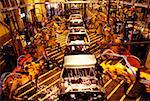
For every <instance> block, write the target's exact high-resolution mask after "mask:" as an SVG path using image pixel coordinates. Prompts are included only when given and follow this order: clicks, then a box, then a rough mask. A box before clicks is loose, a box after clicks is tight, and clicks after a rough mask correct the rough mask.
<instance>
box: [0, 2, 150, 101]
mask: <svg viewBox="0 0 150 101" xmlns="http://www.w3.org/2000/svg"><path fill="white" fill-rule="evenodd" d="M128 1H129V0H125V1H124V0H123V1H120V0H117V1H113V2H110V0H108V1H105V0H102V1H100V2H98V1H95V2H93V1H70V0H69V1H65V2H60V4H61V5H63V7H64V8H62V7H61V6H60V8H62V9H63V11H64V12H63V14H64V15H63V14H62V15H61V14H60V15H59V11H57V10H58V9H55V7H54V11H55V10H56V12H55V13H56V14H55V13H54V12H53V11H51V13H52V12H53V13H54V15H53V16H52V17H51V18H49V20H47V19H45V20H43V21H41V23H42V24H41V25H38V26H40V27H38V28H35V29H36V32H37V33H36V34H35V35H34V36H32V38H30V41H27V40H26V42H25V39H23V38H25V37H26V36H24V34H23V35H22V36H24V37H22V39H21V37H20V39H19V38H18V40H20V41H21V44H22V46H24V47H23V48H22V51H23V52H22V54H21V55H20V54H19V56H18V59H17V66H16V67H15V68H14V69H13V71H12V72H4V73H3V74H2V75H1V82H2V86H1V87H2V94H1V96H2V101H3V100H10V101H28V100H29V101H107V100H108V101H149V100H150V68H149V66H150V61H149V60H150V55H149V54H150V29H149V28H148V26H149V25H148V26H146V22H148V20H149V18H146V17H145V16H146V15H144V14H143V13H142V10H141V9H146V10H147V9H149V5H147V4H141V5H140V3H135V4H134V3H133V4H132V3H129V2H128ZM39 4H43V3H39ZM44 4H45V5H48V4H50V3H49V2H44ZM57 4H59V2H57ZM35 5H36V3H35ZM22 6H23V5H22ZM22 6H18V7H20V8H21V7H22ZM24 6H27V5H24ZM28 6H30V5H28ZM51 6H52V5H51ZM46 7H47V6H46ZM13 9H15V8H12V10H13ZM5 10H6V11H7V10H8V11H9V10H10V11H11V9H1V10H0V11H5ZM59 10H60V11H61V9H59ZM138 11H141V12H139V13H138V14H136V12H138ZM61 13H62V12H61ZM149 13H150V12H147V15H148V14H149ZM142 14H143V16H142ZM149 15H150V14H149ZM144 18H145V19H144ZM149 23H150V22H149ZM30 28H31V27H30ZM35 29H34V30H35ZM28 31H29V30H28ZM18 35H19V34H18ZM16 46H17V45H16ZM143 55H146V56H143Z"/></svg>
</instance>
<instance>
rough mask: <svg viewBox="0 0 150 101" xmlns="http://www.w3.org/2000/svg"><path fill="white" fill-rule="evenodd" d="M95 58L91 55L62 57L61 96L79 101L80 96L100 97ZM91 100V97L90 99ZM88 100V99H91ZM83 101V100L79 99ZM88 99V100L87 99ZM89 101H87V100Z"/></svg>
mask: <svg viewBox="0 0 150 101" xmlns="http://www.w3.org/2000/svg"><path fill="white" fill-rule="evenodd" d="M95 64H96V58H95V56H94V55H91V54H79V55H67V56H65V57H64V64H63V67H64V68H63V70H62V73H61V88H62V89H61V94H62V95H63V97H64V98H63V100H62V101H65V100H66V99H65V96H67V95H68V94H69V95H70V99H74V100H73V101H75V100H79V98H80V94H83V95H85V96H87V94H90V96H93V99H94V97H96V99H98V98H99V97H100V89H101V88H100V86H99V85H98V79H97V78H96V73H95ZM91 98H92V97H91ZM91 98H90V99H91ZM81 99H84V98H81ZM87 99H88V98H87ZM84 100H85V99H84ZM87 101H89V100H87Z"/></svg>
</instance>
